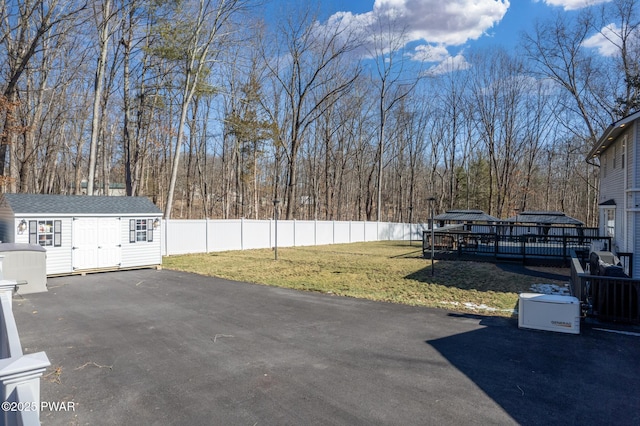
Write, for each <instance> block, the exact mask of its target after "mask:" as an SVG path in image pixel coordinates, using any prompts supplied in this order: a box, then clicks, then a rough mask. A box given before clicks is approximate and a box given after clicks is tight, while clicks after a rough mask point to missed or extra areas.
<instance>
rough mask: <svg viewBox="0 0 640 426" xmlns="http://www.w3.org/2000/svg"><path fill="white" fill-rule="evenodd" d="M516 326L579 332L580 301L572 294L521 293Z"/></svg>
mask: <svg viewBox="0 0 640 426" xmlns="http://www.w3.org/2000/svg"><path fill="white" fill-rule="evenodd" d="M518 327H519V328H530V329H535V330H546V331H557V332H559V333H570V334H580V301H579V300H578V299H577V298H576V297H572V296H560V295H555V294H538V293H521V294H520V298H519V301H518Z"/></svg>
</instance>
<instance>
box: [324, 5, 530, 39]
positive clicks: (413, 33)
mask: <svg viewBox="0 0 640 426" xmlns="http://www.w3.org/2000/svg"><path fill="white" fill-rule="evenodd" d="M518 1H522V0H518ZM507 9H509V0H448V1H443V0H375V3H374V5H373V10H372V11H371V12H366V13H362V14H352V13H350V12H338V13H336V14H334V15H333V16H331V17H330V18H329V23H332V22H333V23H335V22H336V21H342V22H343V23H349V24H352V25H354V26H356V27H358V28H360V29H361V30H362V31H363V32H369V33H370V32H371V31H373V28H372V27H373V24H374V22H375V18H376V16H381V17H384V18H389V19H392V20H393V22H394V24H395V26H396V28H398V29H405V30H406V33H407V36H408V40H407V41H408V42H410V41H419V40H424V41H426V42H428V43H435V44H443V45H447V46H456V45H461V44H464V43H466V42H467V41H468V40H475V39H477V38H479V37H480V36H482V35H483V34H484V33H485V31H487V30H488V29H490V28H491V27H493V26H494V25H495V24H496V23H498V22H500V20H502V18H503V17H504V15H505V13H507Z"/></svg>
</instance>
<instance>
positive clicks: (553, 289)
mask: <svg viewBox="0 0 640 426" xmlns="http://www.w3.org/2000/svg"><path fill="white" fill-rule="evenodd" d="M530 290H531V291H532V292H534V293H542V294H557V295H560V296H571V289H570V288H569V284H564V285H558V284H532V285H531V287H530Z"/></svg>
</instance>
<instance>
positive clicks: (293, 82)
mask: <svg viewBox="0 0 640 426" xmlns="http://www.w3.org/2000/svg"><path fill="white" fill-rule="evenodd" d="M278 32H279V35H280V36H282V37H283V38H284V40H283V45H282V47H283V48H284V49H286V50H285V52H273V53H271V52H269V49H264V57H265V59H266V60H265V64H266V66H267V67H268V69H269V71H270V72H271V74H272V76H273V77H274V78H275V80H276V81H277V82H278V86H279V89H280V90H282V92H283V97H284V102H285V105H286V108H287V113H288V114H289V116H290V119H288V120H287V121H286V127H287V131H286V136H287V143H288V151H287V163H288V164H287V190H286V218H287V219H292V218H293V217H294V214H295V208H296V205H297V199H296V197H297V183H298V181H297V179H298V153H299V150H300V147H301V145H302V143H303V140H304V138H305V137H306V133H307V130H308V129H309V127H310V126H311V125H312V124H313V123H314V122H315V121H316V119H317V118H318V117H319V116H320V115H321V114H322V112H323V111H324V110H326V109H327V108H329V107H330V105H332V104H333V103H334V102H336V101H337V99H339V98H340V96H342V95H344V94H345V93H347V92H348V90H349V89H350V87H351V86H352V85H353V82H354V81H355V80H356V79H357V78H358V76H359V73H360V70H359V67H357V66H356V67H347V66H346V64H347V62H346V61H347V60H348V59H350V58H349V57H348V53H349V52H351V51H353V50H354V49H355V47H356V44H354V39H353V36H352V34H350V33H349V30H348V28H344V27H343V26H341V25H335V26H332V27H326V28H319V27H318V26H317V23H316V22H315V20H314V19H313V17H312V15H311V14H310V12H309V11H308V10H307V11H305V12H304V13H303V14H302V16H296V17H290V18H288V19H287V20H286V22H285V24H284V25H283V26H281V27H279V29H278ZM276 46H277V47H278V48H279V47H280V46H278V44H277V43H276ZM347 69H348V70H349V71H348V72H347V71H346V70H347ZM283 124H285V123H283ZM283 124H281V125H280V128H284V127H285V126H284V125H283Z"/></svg>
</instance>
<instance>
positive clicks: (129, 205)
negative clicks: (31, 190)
mask: <svg viewBox="0 0 640 426" xmlns="http://www.w3.org/2000/svg"><path fill="white" fill-rule="evenodd" d="M2 197H3V198H4V200H5V201H6V202H7V203H8V204H9V206H10V207H11V210H13V212H14V213H16V214H21V213H22V214H29V213H33V214H38V213H50V214H70V215H73V214H161V213H162V212H161V211H160V209H159V208H158V207H156V205H155V204H153V203H152V202H151V200H149V199H148V198H146V197H105V196H87V195H45V194H2Z"/></svg>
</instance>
